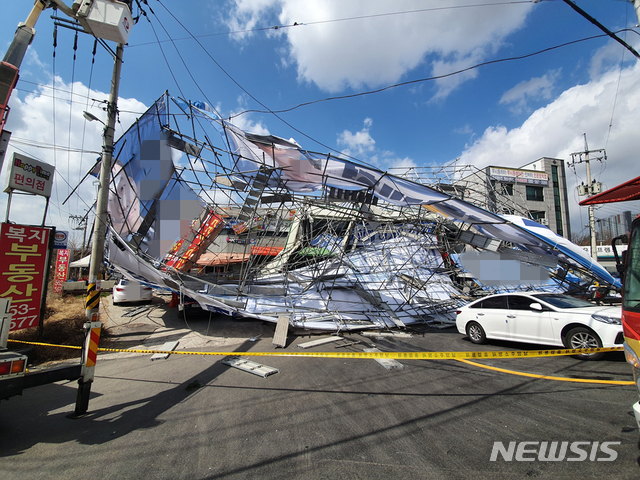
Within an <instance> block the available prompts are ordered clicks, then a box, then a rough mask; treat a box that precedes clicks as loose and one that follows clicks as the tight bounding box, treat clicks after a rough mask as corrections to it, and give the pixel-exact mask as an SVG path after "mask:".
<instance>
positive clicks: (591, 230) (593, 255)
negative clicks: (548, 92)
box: [584, 133, 598, 262]
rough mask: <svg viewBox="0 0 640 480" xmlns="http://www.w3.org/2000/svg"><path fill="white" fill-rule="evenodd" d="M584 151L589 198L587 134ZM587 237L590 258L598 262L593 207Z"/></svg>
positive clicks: (590, 208)
mask: <svg viewBox="0 0 640 480" xmlns="http://www.w3.org/2000/svg"><path fill="white" fill-rule="evenodd" d="M584 151H585V153H586V156H585V162H586V164H587V197H590V196H591V192H592V191H593V185H591V164H590V163H589V147H588V145H587V134H586V133H585V134H584ZM589 237H590V240H591V258H593V259H594V260H595V261H596V262H597V261H598V251H597V250H598V249H597V247H596V218H595V215H594V207H593V205H589Z"/></svg>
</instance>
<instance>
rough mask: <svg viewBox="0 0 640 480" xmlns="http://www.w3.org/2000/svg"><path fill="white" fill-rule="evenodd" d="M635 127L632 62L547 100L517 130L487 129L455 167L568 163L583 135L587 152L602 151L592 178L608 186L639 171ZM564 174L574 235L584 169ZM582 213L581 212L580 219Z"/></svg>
mask: <svg viewBox="0 0 640 480" xmlns="http://www.w3.org/2000/svg"><path fill="white" fill-rule="evenodd" d="M618 80H620V83H619V85H618ZM616 96H617V100H616ZM614 104H615V109H614ZM612 112H614V115H613V122H612V126H611V130H610V131H609V123H610V120H611V114H612ZM639 124H640V64H637V63H636V64H635V65H634V66H632V67H628V68H625V69H624V70H622V71H620V70H618V69H614V70H611V71H608V72H605V73H604V74H602V75H600V76H599V77H597V78H595V79H593V80H592V81H591V82H589V83H587V84H585V85H578V86H575V87H573V88H570V89H569V90H566V91H565V92H563V93H562V94H561V95H560V96H559V97H557V98H556V99H555V100H554V101H553V102H551V103H550V104H548V105H547V106H545V107H543V108H540V109H538V110H536V111H535V112H533V114H532V115H531V116H530V117H529V118H528V119H527V120H526V121H525V122H524V123H523V124H522V125H521V126H520V127H517V128H513V129H508V128H506V127H504V126H501V125H496V126H491V127H488V128H487V129H486V130H485V132H484V133H483V134H482V135H481V136H480V137H479V138H477V140H476V141H475V142H474V143H473V144H472V145H470V146H469V147H468V148H467V149H466V150H465V151H464V152H463V153H462V155H461V157H460V163H461V164H470V165H475V166H477V167H480V168H481V167H485V166H488V165H504V166H511V167H519V166H522V165H524V164H526V163H530V162H532V161H534V160H536V159H537V158H540V157H555V158H561V159H564V160H565V161H570V160H571V154H572V153H576V152H581V151H583V150H584V138H583V134H585V133H586V135H587V140H588V146H589V148H590V149H593V150H595V149H600V148H606V151H607V156H608V160H607V168H606V170H605V171H604V172H603V175H602V177H601V178H599V177H598V178H596V179H597V180H598V181H601V182H604V183H606V184H607V185H609V186H614V185H618V184H620V183H622V182H624V181H627V180H629V179H630V178H633V177H635V176H637V175H638V174H639V173H640V170H638V148H637V143H638V142H637V138H638V134H637V130H638V125H639ZM594 171H595V170H594ZM567 176H568V190H569V199H570V213H571V217H572V227H573V229H574V230H578V231H579V230H581V227H582V225H580V222H579V217H580V208H582V207H579V206H578V201H579V200H580V199H579V198H578V197H577V195H575V187H576V183H580V182H581V181H584V180H585V170H584V166H583V165H579V166H577V167H576V175H574V174H573V172H572V171H571V170H567ZM621 208H622V207H621ZM584 210H585V211H586V208H585V209H584ZM585 215H586V213H583V214H582V216H583V219H584V217H585Z"/></svg>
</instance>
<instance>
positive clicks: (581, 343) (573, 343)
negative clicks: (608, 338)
mask: <svg viewBox="0 0 640 480" xmlns="http://www.w3.org/2000/svg"><path fill="white" fill-rule="evenodd" d="M564 346H565V347H567V348H602V341H601V340H600V338H599V337H598V335H596V334H595V333H593V332H592V331H591V330H589V329H588V328H584V327H577V328H573V329H571V330H569V332H568V333H567V335H566V336H565V340H564ZM603 356H604V353H602V352H599V353H583V354H580V355H576V358H579V359H581V360H598V359H600V358H602V357H603Z"/></svg>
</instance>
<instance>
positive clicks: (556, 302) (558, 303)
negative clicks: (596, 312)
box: [532, 293, 595, 308]
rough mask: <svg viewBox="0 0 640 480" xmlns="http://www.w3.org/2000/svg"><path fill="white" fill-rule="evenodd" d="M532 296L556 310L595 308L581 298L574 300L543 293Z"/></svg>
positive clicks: (566, 296) (564, 296) (560, 295)
mask: <svg viewBox="0 0 640 480" xmlns="http://www.w3.org/2000/svg"><path fill="white" fill-rule="evenodd" d="M532 296H533V297H535V298H539V299H540V300H542V301H543V302H547V303H548V304H549V305H553V306H554V307H556V308H584V307H593V306H595V305H594V304H593V303H591V302H587V301H586V300H582V299H581V298H574V297H570V296H568V295H562V294H560V293H542V294H537V295H532Z"/></svg>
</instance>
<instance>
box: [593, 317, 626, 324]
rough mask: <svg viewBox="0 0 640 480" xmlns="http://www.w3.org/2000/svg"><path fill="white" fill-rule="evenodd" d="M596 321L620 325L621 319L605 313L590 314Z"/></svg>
mask: <svg viewBox="0 0 640 480" xmlns="http://www.w3.org/2000/svg"><path fill="white" fill-rule="evenodd" d="M591 318H593V319H594V320H595V321H596V322H602V323H608V324H609V325H622V319H621V318H616V317H607V316H606V315H596V314H594V315H591Z"/></svg>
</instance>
